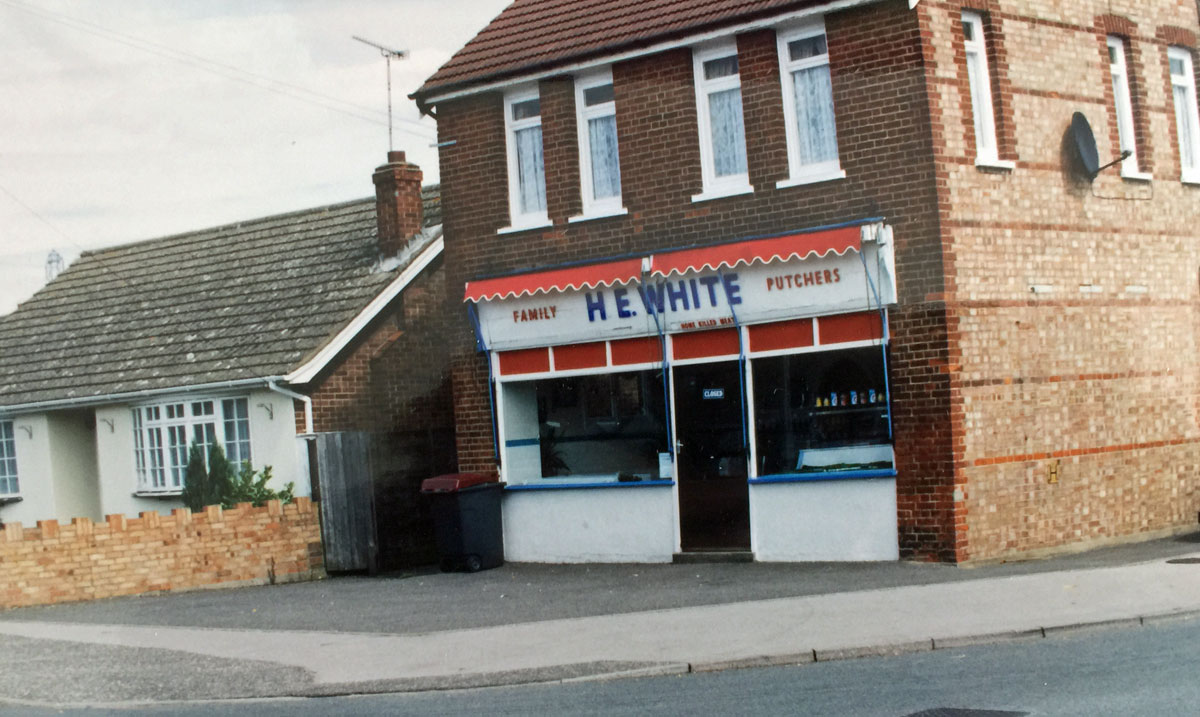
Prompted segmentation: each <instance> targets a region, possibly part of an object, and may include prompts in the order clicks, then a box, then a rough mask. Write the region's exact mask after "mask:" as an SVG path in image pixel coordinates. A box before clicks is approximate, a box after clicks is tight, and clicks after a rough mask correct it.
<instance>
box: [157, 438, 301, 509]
mask: <svg viewBox="0 0 1200 717" xmlns="http://www.w3.org/2000/svg"><path fill="white" fill-rule="evenodd" d="M270 481H271V466H265V467H264V468H263V469H262V472H261V473H260V472H259V471H256V470H254V469H253V468H251V467H250V462H249V461H246V462H245V463H243V464H242V466H241V469H240V470H238V469H237V468H236V467H235V466H234V465H233V464H232V463H231V462H230V461H229V458H227V457H226V456H225V449H223V448H221V446H220V444H215V445H213V447H212V448H211V449H210V450H209V452H208V464H207V465H205V461H204V447H203V446H201V445H200V444H198V443H193V444H192V447H191V449H190V450H189V452H188V465H187V473H186V478H185V480H184V484H183V493H182V495H181V496H180V498H181V499H182V500H183V504H184V505H186V506H187V507H188V508H189V509H190V510H191V511H192V512H196V511H200V510H204V506H206V505H220V506H222V507H224V508H232V507H233V506H235V505H237V504H238V503H251V504H253V505H255V506H261V505H262V504H264V503H266V502H267V501H269V500H280V501H283V502H284V503H290V502H292V500H293V499H294V495H293V494H294V492H295V489H296V484H295V483H293V482H290V481H289V482H288V484H287V485H286V486H284V488H283V490H274V489H272V488H269V487H267V483H269V482H270Z"/></svg>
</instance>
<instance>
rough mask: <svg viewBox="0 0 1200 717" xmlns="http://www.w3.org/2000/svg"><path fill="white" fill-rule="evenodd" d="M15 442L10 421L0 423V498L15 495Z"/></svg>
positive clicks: (17, 484)
mask: <svg viewBox="0 0 1200 717" xmlns="http://www.w3.org/2000/svg"><path fill="white" fill-rule="evenodd" d="M20 492H21V486H20V484H19V483H17V441H16V438H15V436H14V435H13V423H12V421H0V496H4V495H17V494H18V493H20Z"/></svg>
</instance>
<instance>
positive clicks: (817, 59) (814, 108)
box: [777, 24, 846, 185]
mask: <svg viewBox="0 0 1200 717" xmlns="http://www.w3.org/2000/svg"><path fill="white" fill-rule="evenodd" d="M777 37H778V43H779V64H780V76H781V78H782V80H783V104H784V112H785V113H786V114H787V144H788V167H789V169H790V177H789V179H788V181H786V182H781V183H780V184H783V185H787V184H797V183H802V182H806V181H819V180H821V179H830V178H834V177H844V176H846V175H845V173H844V172H842V171H841V166H840V165H839V164H838V145H837V127H836V125H835V122H834V113H833V84H832V82H831V80H830V74H829V49H828V47H827V46H826V42H825V27H824V25H823V24H821V25H817V26H809V27H806V28H803V29H799V30H794V31H791V32H786V33H780V34H779V35H778V36H777Z"/></svg>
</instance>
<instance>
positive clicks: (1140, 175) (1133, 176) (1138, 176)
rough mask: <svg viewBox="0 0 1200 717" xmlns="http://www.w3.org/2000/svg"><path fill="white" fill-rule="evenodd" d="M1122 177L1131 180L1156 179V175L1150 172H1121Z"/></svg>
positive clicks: (1144, 180) (1145, 180) (1147, 180)
mask: <svg viewBox="0 0 1200 717" xmlns="http://www.w3.org/2000/svg"><path fill="white" fill-rule="evenodd" d="M1121 179H1128V180H1129V181H1131V182H1149V181H1151V180H1153V179H1154V175H1153V174H1150V173H1149V172H1121Z"/></svg>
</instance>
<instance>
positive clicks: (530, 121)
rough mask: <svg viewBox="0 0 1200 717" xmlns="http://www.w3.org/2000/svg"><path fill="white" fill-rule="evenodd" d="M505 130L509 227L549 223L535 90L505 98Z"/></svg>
mask: <svg viewBox="0 0 1200 717" xmlns="http://www.w3.org/2000/svg"><path fill="white" fill-rule="evenodd" d="M504 129H505V134H506V138H507V145H508V196H509V216H510V221H511V222H512V224H511V227H510V228H512V229H521V228H528V227H534V226H541V225H545V224H548V223H549V221H550V220H549V217H548V215H547V214H546V170H545V161H544V159H543V157H542V108H541V99H540V98H539V96H538V91H537V88H536V87H534V88H527V89H524V90H519V91H515V92H510V93H509V94H508V95H507V96H505V98H504Z"/></svg>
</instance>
